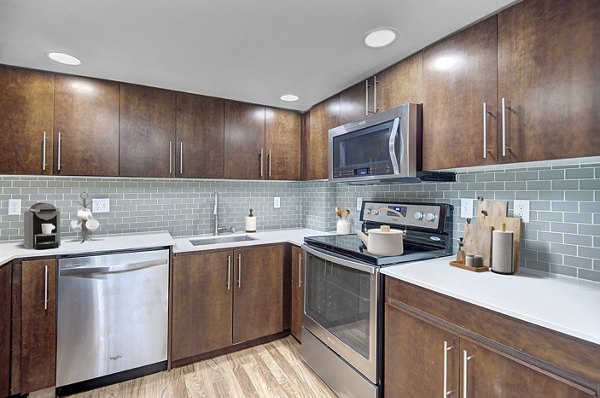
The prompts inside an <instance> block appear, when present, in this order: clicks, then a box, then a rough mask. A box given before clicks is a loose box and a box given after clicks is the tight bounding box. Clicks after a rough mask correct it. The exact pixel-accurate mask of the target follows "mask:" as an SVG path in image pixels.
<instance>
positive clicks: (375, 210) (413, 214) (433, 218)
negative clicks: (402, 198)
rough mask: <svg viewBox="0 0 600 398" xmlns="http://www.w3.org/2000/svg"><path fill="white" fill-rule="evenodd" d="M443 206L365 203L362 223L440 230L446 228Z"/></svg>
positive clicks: (361, 215) (362, 211)
mask: <svg viewBox="0 0 600 398" xmlns="http://www.w3.org/2000/svg"><path fill="white" fill-rule="evenodd" d="M444 217H445V215H444V214H442V205H435V204H416V203H387V202H364V203H363V207H362V210H361V214H360V220H361V221H368V222H374V223H378V224H388V225H391V226H395V227H402V226H411V227H418V228H426V229H431V230H440V229H443V227H444Z"/></svg>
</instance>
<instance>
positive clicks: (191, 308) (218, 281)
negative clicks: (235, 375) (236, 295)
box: [171, 251, 233, 361]
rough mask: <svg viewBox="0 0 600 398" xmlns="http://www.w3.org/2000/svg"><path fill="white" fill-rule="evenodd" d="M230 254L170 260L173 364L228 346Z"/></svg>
mask: <svg viewBox="0 0 600 398" xmlns="http://www.w3.org/2000/svg"><path fill="white" fill-rule="evenodd" d="M232 255H233V252H231V251H222V252H208V253H198V254H191V255H181V256H176V257H175V259H174V261H173V290H172V291H173V307H172V311H173V317H172V328H171V334H172V337H171V357H172V360H173V361H177V360H179V359H184V358H189V357H193V356H195V355H199V354H204V353H206V352H210V351H214V350H218V349H220V348H224V347H229V346H230V345H231V336H232V331H231V327H232V326H231V310H232V304H233V294H232V289H233V269H232V267H233V259H232Z"/></svg>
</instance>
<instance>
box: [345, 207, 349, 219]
mask: <svg viewBox="0 0 600 398" xmlns="http://www.w3.org/2000/svg"><path fill="white" fill-rule="evenodd" d="M345 216H346V217H345V218H346V220H347V219H348V217H350V210H348V209H346V211H345Z"/></svg>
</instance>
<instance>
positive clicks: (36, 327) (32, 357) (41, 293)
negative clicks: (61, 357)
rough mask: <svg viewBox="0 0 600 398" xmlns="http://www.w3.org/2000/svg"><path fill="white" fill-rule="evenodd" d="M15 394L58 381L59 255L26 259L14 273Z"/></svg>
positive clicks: (13, 391) (12, 385)
mask: <svg viewBox="0 0 600 398" xmlns="http://www.w3.org/2000/svg"><path fill="white" fill-rule="evenodd" d="M12 349H13V355H12V370H11V394H19V393H28V392H32V391H37V390H42V389H45V388H49V387H53V386H54V385H55V384H56V259H54V258H50V259H41V260H28V261H23V262H21V264H18V263H17V264H16V265H15V275H14V277H13V325H12Z"/></svg>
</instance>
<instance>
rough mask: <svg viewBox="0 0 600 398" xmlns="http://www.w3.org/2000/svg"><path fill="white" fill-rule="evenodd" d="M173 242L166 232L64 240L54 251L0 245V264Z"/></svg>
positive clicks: (5, 244) (14, 243) (141, 247)
mask: <svg viewBox="0 0 600 398" xmlns="http://www.w3.org/2000/svg"><path fill="white" fill-rule="evenodd" d="M174 244H175V241H174V240H173V238H172V237H171V235H170V234H169V233H168V232H159V233H147V234H139V233H138V234H125V235H105V236H98V237H93V240H87V241H85V242H83V243H81V239H74V238H66V239H63V240H62V241H61V245H60V246H59V247H58V248H56V249H46V250H33V249H25V247H23V241H11V242H6V243H0V264H4V263H6V262H8V261H11V260H13V259H15V258H32V257H47V256H64V255H72V254H87V253H98V252H107V251H115V250H136V249H149V248H153V247H165V246H173V245H174Z"/></svg>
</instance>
